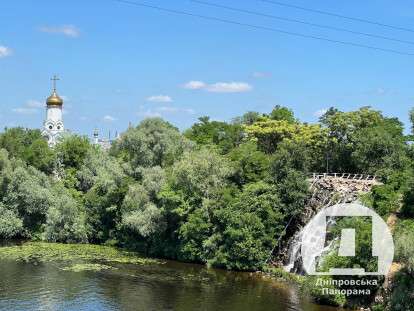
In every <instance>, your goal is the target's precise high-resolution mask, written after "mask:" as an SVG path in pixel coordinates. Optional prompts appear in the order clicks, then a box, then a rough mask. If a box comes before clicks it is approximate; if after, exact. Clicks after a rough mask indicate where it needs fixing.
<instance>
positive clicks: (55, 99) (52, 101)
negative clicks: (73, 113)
mask: <svg viewBox="0 0 414 311" xmlns="http://www.w3.org/2000/svg"><path fill="white" fill-rule="evenodd" d="M46 104H47V105H48V106H62V105H63V99H62V98H60V97H59V95H58V94H57V93H56V91H53V93H52V95H50V96H49V97H48V98H47V100H46Z"/></svg>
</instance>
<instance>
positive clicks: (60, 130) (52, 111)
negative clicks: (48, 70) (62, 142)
mask: <svg viewBox="0 0 414 311" xmlns="http://www.w3.org/2000/svg"><path fill="white" fill-rule="evenodd" d="M57 80H59V79H58V78H57V77H56V76H54V77H53V78H52V81H53V91H52V95H50V96H49V97H48V98H47V99H46V119H45V121H44V122H43V129H42V136H43V137H45V138H46V140H47V142H48V144H49V146H50V147H53V146H55V145H56V144H57V142H58V141H59V139H60V138H61V137H62V135H63V134H64V131H65V127H64V124H63V111H62V109H63V100H62V98H60V97H59V95H58V94H57V92H56V81H57Z"/></svg>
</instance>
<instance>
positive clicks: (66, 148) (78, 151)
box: [56, 135, 92, 169]
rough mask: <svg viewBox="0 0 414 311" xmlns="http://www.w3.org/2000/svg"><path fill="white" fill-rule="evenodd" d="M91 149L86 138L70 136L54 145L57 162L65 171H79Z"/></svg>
mask: <svg viewBox="0 0 414 311" xmlns="http://www.w3.org/2000/svg"><path fill="white" fill-rule="evenodd" d="M90 148H92V146H91V144H90V143H89V140H88V138H87V137H82V136H78V135H70V136H67V137H65V138H64V139H63V140H62V141H60V142H59V143H58V144H57V145H56V153H57V155H58V158H59V161H60V162H61V164H62V165H63V167H64V168H65V169H69V168H74V169H79V168H80V167H81V166H82V164H83V161H84V159H85V157H86V155H87V154H88V151H89V149H90Z"/></svg>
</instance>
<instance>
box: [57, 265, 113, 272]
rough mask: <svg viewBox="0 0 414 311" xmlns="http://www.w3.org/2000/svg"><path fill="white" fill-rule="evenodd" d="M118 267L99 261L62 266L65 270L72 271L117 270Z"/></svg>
mask: <svg viewBox="0 0 414 311" xmlns="http://www.w3.org/2000/svg"><path fill="white" fill-rule="evenodd" d="M116 269H117V268H115V267H112V266H107V265H102V264H97V263H85V264H81V263H79V264H75V265H72V266H68V267H65V268H62V270H63V271H71V272H82V271H94V272H98V271H102V270H116Z"/></svg>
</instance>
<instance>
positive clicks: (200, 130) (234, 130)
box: [185, 117, 244, 154]
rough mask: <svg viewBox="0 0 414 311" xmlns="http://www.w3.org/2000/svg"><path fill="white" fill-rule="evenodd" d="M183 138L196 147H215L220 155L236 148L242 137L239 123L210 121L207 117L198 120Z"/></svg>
mask: <svg viewBox="0 0 414 311" xmlns="http://www.w3.org/2000/svg"><path fill="white" fill-rule="evenodd" d="M185 136H186V137H187V138H188V139H190V140H192V141H194V142H196V143H197V144H198V145H202V146H205V145H215V146H217V147H218V149H219V150H220V152H221V153H222V154H226V153H228V152H229V151H230V150H232V149H233V148H235V147H237V146H238V145H239V144H240V143H241V142H242V140H243V137H244V135H243V127H242V125H241V124H240V123H238V122H235V123H233V124H228V123H226V122H220V121H210V118H209V117H201V118H199V122H197V123H195V124H194V125H193V126H192V127H191V128H190V129H189V130H187V131H186V132H185Z"/></svg>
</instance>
